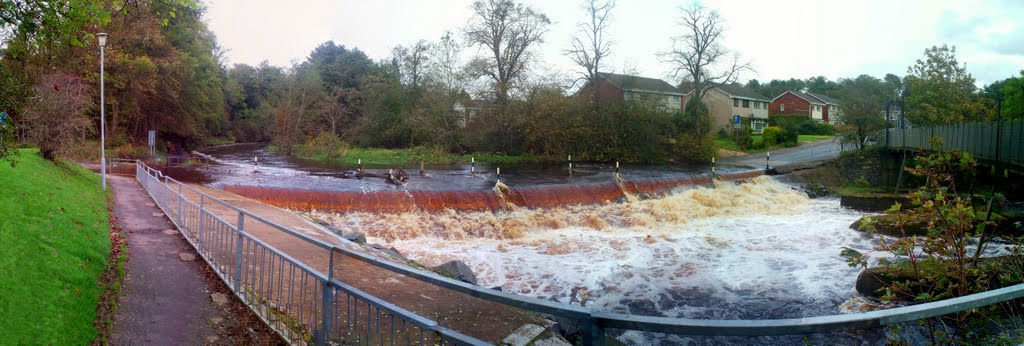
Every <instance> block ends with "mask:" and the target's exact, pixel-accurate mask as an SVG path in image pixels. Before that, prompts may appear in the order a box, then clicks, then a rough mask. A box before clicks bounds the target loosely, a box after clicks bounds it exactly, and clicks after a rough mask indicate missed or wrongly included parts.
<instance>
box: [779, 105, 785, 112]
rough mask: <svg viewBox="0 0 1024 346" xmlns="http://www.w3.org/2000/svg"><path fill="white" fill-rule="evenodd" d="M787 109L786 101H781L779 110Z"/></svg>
mask: <svg viewBox="0 0 1024 346" xmlns="http://www.w3.org/2000/svg"><path fill="white" fill-rule="evenodd" d="M785 111H786V104H785V103H780V104H779V112H785Z"/></svg>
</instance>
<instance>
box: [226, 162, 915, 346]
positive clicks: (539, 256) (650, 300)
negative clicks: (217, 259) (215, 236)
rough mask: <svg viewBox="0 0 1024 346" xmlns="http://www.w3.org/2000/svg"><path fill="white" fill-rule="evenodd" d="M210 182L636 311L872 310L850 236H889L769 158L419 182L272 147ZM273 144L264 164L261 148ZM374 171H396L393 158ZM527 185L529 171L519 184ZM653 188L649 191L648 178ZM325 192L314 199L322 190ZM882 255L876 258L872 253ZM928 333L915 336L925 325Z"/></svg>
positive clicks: (816, 338) (554, 291) (516, 285)
mask: <svg viewBox="0 0 1024 346" xmlns="http://www.w3.org/2000/svg"><path fill="white" fill-rule="evenodd" d="M211 155H212V156H213V157H215V158H216V159H217V160H218V161H219V162H220V163H221V165H219V167H217V166H214V167H212V168H210V171H208V172H206V174H208V176H213V177H214V178H213V179H207V180H206V184H207V185H210V186H214V187H219V188H223V189H225V190H228V191H232V192H236V193H239V194H241V195H248V196H249V197H252V198H256V199H259V200H262V201H264V202H268V203H271V204H275V205H278V206H281V207H285V208H289V209H293V210H295V211H296V212H299V213H304V214H305V215H308V216H310V217H312V218H315V219H319V220H324V221H326V222H327V223H329V224H330V225H331V226H332V227H333V228H335V229H337V230H339V231H340V232H342V233H345V234H348V233H355V232H360V233H364V234H365V235H366V237H367V238H368V240H369V242H370V243H376V244H380V245H383V246H384V247H393V248H394V249H396V250H398V251H399V252H400V253H401V254H403V255H405V256H406V257H408V258H409V259H412V260H415V261H417V262H419V263H421V264H423V265H426V266H436V265H439V264H442V263H445V262H448V261H452V260H458V261H462V262H464V263H466V264H467V265H468V266H469V267H470V268H471V269H472V270H473V271H474V272H475V274H476V277H477V281H478V283H479V284H480V285H481V286H485V287H493V288H495V289H501V290H502V291H505V292H511V293H516V294H521V295H524V296H530V297H535V298H540V299H547V300H553V301H559V302H562V303H567V304H574V305H583V306H586V307H590V308H593V309H596V310H603V311H611V312H619V313H627V314H634V315H648V316H665V317H679V318H693V319H726V320H733V319H735V320H739V319H750V320H759V319H782V318H801V317H813V316H827V315H836V314H843V313H851V312H860V309H861V307H863V306H865V304H864V302H865V301H866V300H865V298H862V297H859V296H858V295H857V294H856V293H855V290H854V283H855V281H856V278H857V275H858V273H859V271H860V269H859V268H851V267H849V266H848V265H847V262H846V261H845V259H844V258H843V257H842V256H840V251H841V250H842V248H843V247H849V248H852V249H854V250H857V251H860V252H863V253H867V254H869V256H872V251H871V250H872V248H873V247H874V246H875V245H877V241H878V239H877V238H876V237H874V236H869V235H866V234H864V233H861V232H857V231H854V230H852V229H850V224H851V223H853V222H854V221H856V220H857V219H859V218H860V217H862V216H864V215H867V214H866V213H863V212H858V211H853V210H849V209H846V208H843V207H841V206H840V205H839V200H838V199H835V198H817V199H812V198H809V197H808V196H807V195H806V194H805V193H804V192H802V190H801V189H800V188H799V186H796V185H792V184H788V183H784V182H781V181H779V180H777V179H775V178H773V177H767V176H760V173H759V172H758V171H757V170H756V169H752V168H745V167H726V168H724V169H723V168H721V167H720V168H719V171H720V172H722V176H725V177H727V178H728V177H732V180H733V181H718V180H712V179H711V176H710V175H709V174H708V173H707V172H708V171H707V167H684V168H681V169H665V168H663V167H654V168H651V169H648V170H644V169H636V168H634V170H632V171H627V172H623V174H622V176H621V177H619V178H618V179H616V175H613V174H611V173H610V171H608V170H607V169H606V170H604V171H601V170H600V167H596V166H595V167H592V169H593V170H594V171H593V172H591V173H587V172H586V171H585V170H586V166H584V168H583V170H582V173H581V171H576V172H574V175H572V176H569V177H567V176H556V175H560V174H563V173H560V171H559V170H558V169H552V168H549V167H540V168H536V167H526V168H524V169H521V170H520V171H521V172H522V171H525V172H527V173H524V174H522V175H521V176H516V175H514V174H510V173H511V172H515V170H504V172H503V173H505V172H510V173H505V174H503V175H502V182H509V181H511V182H510V183H509V184H508V185H510V187H506V188H504V189H498V188H496V187H495V181H494V180H493V179H494V178H495V177H494V176H493V175H487V174H484V173H480V174H477V175H468V174H466V172H467V171H468V168H466V167H461V166H458V165H454V166H453V165H445V166H443V167H436V166H435V167H432V168H431V167H428V170H427V174H426V175H425V176H422V177H421V176H413V177H412V179H410V183H409V184H408V185H406V186H398V187H395V186H387V185H385V184H383V183H382V182H379V181H373V180H369V181H367V180H365V179H364V180H357V179H351V177H346V176H343V175H344V173H343V172H344V171H346V170H351V169H352V167H346V166H337V167H334V166H331V165H330V164H322V163H316V164H312V165H307V164H306V163H304V162H302V161H301V160H294V159H290V158H285V157H281V156H275V155H273V154H271V153H268V152H266V151H265V150H264V149H262V147H259V146H248V147H246V146H242V147H240V148H238V147H236V148H233V149H230V148H229V149H228V150H222V151H220V152H218V151H213V153H212V154H211ZM258 155H262V158H261V159H260V166H259V167H256V166H255V165H253V164H252V163H250V162H249V160H252V157H253V156H258ZM369 169H378V170H383V169H384V167H370V168H369ZM515 182H518V183H515ZM642 189H643V190H642ZM311 196H312V197H311ZM871 261H872V262H873V261H874V260H873V259H872V260H871ZM609 334H611V335H614V336H616V337H617V338H618V339H619V340H622V341H624V342H626V343H627V344H690V343H694V342H696V343H701V344H703V343H711V344H791V343H803V342H804V341H805V340H809V341H811V342H814V343H825V344H835V343H841V344H850V343H856V344H863V343H867V344H876V343H884V342H885V340H886V338H887V333H886V331H884V330H871V331H860V332H849V333H833V334H827V335H812V336H808V338H807V339H805V337H804V336H789V337H702V336H682V335H657V334H651V333H644V332H636V331H629V332H624V333H623V332H616V331H614V330H612V331H609ZM911 338H913V336H911Z"/></svg>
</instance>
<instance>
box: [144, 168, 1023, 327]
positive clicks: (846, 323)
mask: <svg viewBox="0 0 1024 346" xmlns="http://www.w3.org/2000/svg"><path fill="white" fill-rule="evenodd" d="M136 164H137V172H138V173H139V176H140V177H139V178H140V182H141V180H142V178H141V176H142V175H145V176H148V177H150V178H152V179H154V180H156V182H157V183H159V184H161V185H162V186H164V187H166V188H167V190H168V191H172V192H174V193H176V194H177V198H179V199H184V195H182V194H180V192H179V191H175V190H174V189H173V188H171V183H174V184H176V185H177V187H178V189H180V190H184V189H188V190H189V191H192V192H194V193H196V194H199V195H200V196H201V198H202V199H203V200H209V201H213V202H216V203H218V204H221V205H224V206H226V207H228V208H229V209H231V210H234V211H236V212H238V213H239V215H240V216H239V219H240V221H241V219H242V218H244V217H249V218H252V219H254V220H258V221H260V222H263V223H265V224H267V225H269V226H271V227H273V228H274V229H277V230H280V231H282V232H285V233H287V234H289V235H292V236H294V237H296V238H299V239H302V240H304V241H306V242H309V243H310V244H312V245H316V246H318V247H321V248H324V249H328V250H329V251H330V252H329V254H330V255H329V256H330V260H331V263H332V265H331V266H330V268H329V269H330V270H331V272H329V273H327V274H324V273H320V272H318V271H316V270H314V269H312V268H311V267H309V266H308V265H306V264H304V263H302V262H301V261H299V260H297V259H294V258H292V257H290V256H288V255H287V254H285V253H283V252H280V251H278V250H277V249H275V248H273V247H272V246H271V245H270V244H267V243H265V242H263V241H262V240H259V239H257V238H255V237H253V236H251V235H249V234H248V233H246V232H245V231H244V229H242V227H237V228H233V229H232V227H233V226H232V225H231V224H230V223H228V222H227V221H224V220H223V219H221V218H219V217H217V216H216V215H213V214H212V213H209V212H208V211H203V209H202V205H200V210H201V213H205V215H206V216H207V217H212V219H215V220H218V221H220V222H222V223H224V224H225V226H227V227H228V228H229V229H231V230H233V231H235V232H239V233H240V234H241V235H242V237H244V238H246V239H250V240H251V241H253V242H256V243H257V244H259V245H260V246H262V247H264V248H267V249H270V250H271V251H274V252H275V253H276V254H277V255H278V256H281V257H282V258H284V259H287V260H288V261H289V262H291V263H293V264H295V265H296V266H299V267H301V268H303V270H306V271H308V272H309V273H310V274H311V275H312V276H313V277H315V278H316V279H317V280H321V281H323V282H324V283H325V285H326V286H327V287H331V288H332V289H337V290H339V291H342V292H344V293H346V294H349V295H352V296H354V297H357V298H358V299H362V300H364V301H366V302H372V303H374V304H375V307H376V308H377V309H378V310H384V311H387V312H388V313H391V314H394V315H398V316H401V317H403V318H405V319H407V321H409V322H411V323H412V324H414V325H416V326H418V327H421V328H424V329H428V330H432V331H435V332H437V333H439V334H440V335H441V336H442V337H443V338H445V340H450V341H451V342H453V343H455V344H473V345H475V344H484V342H483V341H481V340H478V339H475V338H472V337H469V336H466V335H464V334H461V333H459V332H457V331H454V330H451V329H448V328H445V327H442V326H440V325H438V324H437V322H435V321H432V320H430V319H427V318H425V317H422V316H419V315H417V314H415V313H413V312H410V311H408V310H405V309H403V308H401V307H398V306H397V305H394V304H392V303H390V302H387V301H385V300H382V299H380V298H378V297H375V296H373V295H370V294H368V293H366V292H363V291H361V290H359V289H356V288H355V287H352V286H350V285H348V284H346V283H344V282H341V281H340V280H338V279H337V278H334V277H333V263H334V256H333V252H335V251H337V252H339V253H342V254H344V255H346V256H348V257H350V258H353V259H356V260H359V261H361V262H364V263H367V264H370V265H373V266H376V267H378V268H382V269H385V270H388V271H390V272H393V273H396V274H400V275H404V276H407V277H410V278H413V279H416V280H419V281H423V282H426V283H429V284H432V285H435V286H438V287H441V288H445V289H449V290H452V291H456V292H459V293H463V294H467V295H470V296H473V297H476V298H480V299H484V300H487V301H491V302H495V303H499V304H504V305H508V306H513V307H517V308H522V309H526V310H530V311H534V312H540V313H546V314H551V315H555V316H561V317H565V318H569V319H572V320H576V321H578V322H579V323H581V326H582V327H583V330H584V343H586V344H603V342H604V330H605V329H609V328H614V329H626V330H638V331H648V332H662V333H674V334H690V335H714V336H765V335H797V334H815V333H828V332H837V331H845V330H854V329H868V328H876V327H880V326H884V325H888V324H892V323H899V322H906V321H913V320H920V319H925V318H931V317H936V316H941V315H946V314H950V313H955V312H959V311H964V310H969V309H974V308H978V307H982V306H986V305H991V304H996V303H1001V302H1005V301H1009V300H1013V299H1017V298H1022V297H1024V284H1018V285H1014V286H1009V287H1005V288H1001V289H996V290H991V291H987V292H982V293H977V294H972V295H968V296H963V297H958V298H952V299H946V300H941V301H936V302H930V303H925V304H919V305H912V306H905V307H899V308H893V309H886V310H877V311H871V312H861V313H854V314H844V315H831V316H819V317H807V318H795V319H770V320H701V319H687V318H672V317H652V316H638V315H629V314H621V313H613V312H604V311H595V310H593V309H591V308H588V307H581V306H575V305H569V304H564V303H559V302H554V301H548V300H542V299H537V298H531V297H524V296H520V295H516V294H511V293H505V292H500V291H495V290H491V289H486V288H483V287H480V286H477V285H472V284H468V283H465V282H462V281H458V280H454V279H450V278H446V277H443V276H440V275H437V274H435V273H433V272H429V271H425V270H421V269H416V268H412V267H410V266H407V265H405V264H399V263H394V262H391V261H386V260H382V259H379V258H376V257H373V256H370V255H367V254H365V253H361V252H357V251H354V250H350V249H345V248H340V247H336V246H333V245H331V244H329V243H327V242H325V241H323V240H320V239H317V238H313V237H311V236H308V235H305V234H302V233H299V232H296V231H294V230H291V229H289V228H287V227H285V226H282V225H280V224H277V223H275V222H272V221H270V220H267V219H265V218H262V217H260V216H258V215H255V214H253V213H251V212H249V211H247V210H245V209H243V208H240V207H237V206H234V205H231V204H230V203H227V202H225V201H222V200H220V199H217V198H215V197H213V196H210V195H208V194H206V193H204V192H202V191H199V190H197V189H194V188H192V187H190V186H188V185H187V184H183V183H181V182H179V181H177V180H174V179H173V178H169V177H166V176H164V175H163V173H161V172H160V171H159V170H155V169H152V168H150V167H148V166H146V165H145V164H144V163H142V162H137V163H136ZM161 178H162V179H163V182H161V181H160V179H161ZM143 186H144V187H145V188H146V190H147V191H148V192H149V193H150V195H151V196H152V197H154V200H156V201H157V204H158V205H159V206H160V207H161V209H164V210H165V212H166V211H168V210H167V209H166V207H165V206H164V205H163V203H161V201H160V199H159V198H156V196H155V195H154V193H153V191H151V190H150V186H149V185H148V184H146V183H143ZM188 202H190V203H192V204H191V205H193V206H194V205H196V204H195V203H194V202H191V201H188ZM168 215H170V214H169V213H168ZM172 221H173V222H175V223H176V224H177V221H176V220H174V218H172ZM180 226H181V225H179V228H180ZM240 229H242V230H241V231H239V230H240ZM186 239H188V237H186ZM188 240H189V242H190V243H192V245H193V247H195V248H196V249H197V250H198V249H200V247H199V246H197V245H196V244H195V243H193V242H192V240H191V239H188ZM201 254H202V252H201ZM205 258H206V257H205V256H204V259H205ZM207 261H208V262H209V259H207ZM211 266H212V263H211ZM215 271H216V270H215ZM218 275H219V276H220V277H221V278H222V279H223V280H224V281H225V282H228V283H229V286H231V285H230V280H231V278H229V276H228V275H222V274H221V273H220V272H219V271H218ZM235 294H236V296H239V297H240V298H242V293H241V292H235ZM242 299H243V301H244V298H242ZM325 301H326V300H325ZM325 306H326V304H325ZM254 311H256V310H254ZM261 318H263V317H262V316H261ZM324 320H326V318H325V319H324ZM264 322H267V323H268V325H269V324H270V322H269V321H268V320H267V319H265V318H264ZM323 328H325V329H328V327H327V326H326V324H325V326H324V327H323ZM325 332H326V331H325ZM318 342H319V341H318Z"/></svg>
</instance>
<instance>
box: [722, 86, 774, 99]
mask: <svg viewBox="0 0 1024 346" xmlns="http://www.w3.org/2000/svg"><path fill="white" fill-rule="evenodd" d="M715 88H718V90H721V91H722V92H724V93H726V94H729V96H732V97H734V98H740V99H750V100H757V101H768V98H767V97H764V96H763V95H761V94H758V93H757V92H755V91H753V90H751V89H750V88H747V87H744V86H741V85H732V84H716V85H715Z"/></svg>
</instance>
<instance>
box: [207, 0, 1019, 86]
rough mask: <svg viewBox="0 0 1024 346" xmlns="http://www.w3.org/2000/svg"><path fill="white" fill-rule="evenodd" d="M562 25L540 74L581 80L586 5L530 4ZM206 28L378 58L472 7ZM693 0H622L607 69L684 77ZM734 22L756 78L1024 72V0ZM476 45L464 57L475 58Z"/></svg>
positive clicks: (314, 3)
mask: <svg viewBox="0 0 1024 346" xmlns="http://www.w3.org/2000/svg"><path fill="white" fill-rule="evenodd" d="M522 1H523V2H524V3H526V4H528V5H529V6H531V7H533V8H534V9H536V10H539V11H540V12H542V13H544V14H546V15H547V16H548V17H549V18H550V19H551V21H552V25H551V27H550V31H548V32H547V34H546V35H545V36H544V40H545V42H544V43H543V44H542V45H540V46H538V47H537V52H538V53H539V54H538V55H539V57H540V61H538V62H537V63H535V64H533V65H531V66H532V68H533V73H534V74H536V75H538V76H565V77H568V76H571V75H572V74H573V73H574V72H573V71H576V70H578V69H579V68H578V67H576V66H575V65H574V64H573V63H572V61H571V60H570V59H569V58H568V57H567V56H566V55H565V54H564V53H563V50H564V49H565V48H567V47H568V46H569V42H570V38H571V37H572V35H573V34H574V33H575V32H576V31H577V30H578V27H577V25H578V24H579V23H580V22H581V21H583V20H584V19H585V16H586V13H585V12H584V10H583V9H582V7H581V5H582V2H583V1H582V0H557V1H555V0H547V1H544V0H522ZM203 2H204V3H205V4H206V6H207V8H208V11H207V15H206V21H207V23H208V24H209V27H210V29H211V30H212V31H213V32H214V33H215V34H216V35H217V38H218V42H219V43H220V45H221V46H222V47H223V48H226V49H228V54H227V56H228V63H229V64H236V63H244V64H250V65H256V64H259V63H260V62H261V61H264V60H266V61H268V62H269V63H270V64H271V65H276V66H282V67H287V66H290V65H291V64H293V63H297V62H301V61H303V60H305V59H306V57H308V55H309V53H310V52H311V51H312V50H313V48H315V47H316V46H317V45H319V44H321V43H323V42H326V41H328V40H333V41H334V42H335V43H337V44H342V45H345V46H347V47H349V48H353V47H354V48H358V49H360V50H362V51H363V52H365V53H366V54H367V55H369V56H370V57H371V58H373V59H375V60H379V59H385V58H387V57H389V56H390V55H391V49H392V48H393V47H395V46H396V45H408V44H410V43H413V42H415V41H417V40H420V39H426V40H428V41H435V42H436V41H437V40H438V39H439V38H440V37H441V36H442V35H444V33H445V32H446V31H451V32H453V33H454V34H455V36H457V37H460V38H461V32H462V29H463V27H465V25H466V23H467V22H468V20H469V18H470V15H471V10H470V5H471V4H472V0H431V1H422V0H360V1H352V0H334V1H329V0H294V1H287V2H285V1H280V0H203ZM689 3H690V1H689V0H676V1H668V0H618V3H617V5H616V7H615V9H614V10H613V14H612V22H611V24H610V27H609V32H608V34H609V37H610V39H611V40H612V41H613V46H612V54H611V57H610V58H609V61H608V63H607V64H606V65H605V66H604V67H603V68H602V70H603V71H606V72H619V73H621V72H634V73H636V74H639V75H641V76H645V77H652V78H661V79H665V80H667V81H670V82H672V83H673V84H674V83H676V82H678V81H679V78H676V77H675V76H673V75H672V71H673V66H671V65H669V64H667V63H665V62H663V61H662V59H661V58H660V57H659V53H662V52H665V51H668V50H670V49H671V47H672V37H674V36H677V35H679V34H680V33H681V32H682V31H681V30H682V29H681V26H680V25H679V24H678V22H679V15H680V10H679V9H680V7H681V6H683V5H687V4H689ZM702 3H703V4H704V5H705V6H706V7H708V8H711V9H714V10H717V11H718V12H719V13H720V14H721V16H722V18H723V19H724V20H725V25H726V30H727V31H726V33H725V38H724V41H723V43H724V44H725V46H726V47H728V48H729V49H731V50H733V51H735V52H737V53H739V54H740V55H741V56H742V57H743V58H744V59H746V60H749V61H750V62H751V63H752V64H753V66H754V71H752V72H750V73H746V74H744V75H742V76H741V78H740V81H744V82H745V81H746V80H749V79H757V80H759V81H762V82H763V81H768V80H771V79H789V78H799V79H805V78H809V77H813V76H825V77H827V78H829V79H832V80H836V79H838V78H853V77H856V76H858V75H861V74H869V75H873V76H876V77H879V78H881V77H883V76H884V75H885V74H886V73H893V74H896V75H899V76H903V75H905V74H906V73H907V67H908V66H910V65H912V64H913V63H914V61H915V60H917V59H923V57H924V50H925V49H926V48H929V47H932V46H935V45H942V44H949V45H951V46H956V49H957V58H958V60H959V61H960V62H961V63H966V65H967V70H968V72H970V73H971V74H972V75H973V76H974V78H975V79H976V80H977V84H978V85H979V86H982V85H985V84H988V83H991V82H994V81H998V80H1001V79H1005V78H1007V77H1011V76H1015V75H1016V76H1019V75H1020V71H1021V70H1022V69H1024V20H1019V19H1020V18H1024V1H1021V0H991V1H963V0H898V1H896V0H857V1H832V0H821V1H799V0H772V1H737V0H731V1H727V0H705V1H703V2H702ZM477 52H478V49H477V48H474V47H469V48H466V49H465V50H464V52H463V53H464V55H466V56H467V58H468V57H469V56H472V55H474V54H476V53H477Z"/></svg>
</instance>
